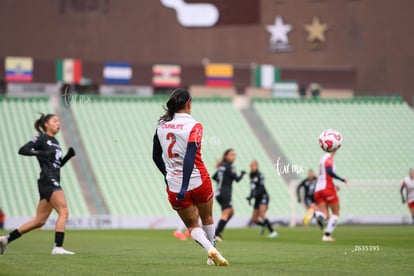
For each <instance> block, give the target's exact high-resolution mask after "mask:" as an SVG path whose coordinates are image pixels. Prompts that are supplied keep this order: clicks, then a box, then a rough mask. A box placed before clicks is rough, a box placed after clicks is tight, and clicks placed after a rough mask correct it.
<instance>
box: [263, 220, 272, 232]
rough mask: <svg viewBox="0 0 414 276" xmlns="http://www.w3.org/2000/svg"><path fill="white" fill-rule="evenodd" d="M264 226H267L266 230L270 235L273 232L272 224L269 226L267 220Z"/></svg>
mask: <svg viewBox="0 0 414 276" xmlns="http://www.w3.org/2000/svg"><path fill="white" fill-rule="evenodd" d="M264 224H265V225H266V226H267V229H269V231H270V233H272V232H273V227H272V224H270V221H269V220H268V219H265V221H264Z"/></svg>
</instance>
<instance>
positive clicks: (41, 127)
mask: <svg viewBox="0 0 414 276" xmlns="http://www.w3.org/2000/svg"><path fill="white" fill-rule="evenodd" d="M53 116H55V114H50V113H49V114H46V115H45V114H44V113H40V118H39V119H37V120H36V121H35V123H34V128H35V129H36V130H37V132H39V133H45V132H46V126H45V124H46V123H47V122H48V121H49V120H50V119H51V118H52V117H53Z"/></svg>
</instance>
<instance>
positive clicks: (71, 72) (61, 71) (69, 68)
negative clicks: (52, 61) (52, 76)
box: [56, 58, 82, 84]
mask: <svg viewBox="0 0 414 276" xmlns="http://www.w3.org/2000/svg"><path fill="white" fill-rule="evenodd" d="M81 79H82V61H81V60H80V59H69V58H66V59H59V60H57V61H56V81H62V82H64V83H67V84H79V82H80V80H81Z"/></svg>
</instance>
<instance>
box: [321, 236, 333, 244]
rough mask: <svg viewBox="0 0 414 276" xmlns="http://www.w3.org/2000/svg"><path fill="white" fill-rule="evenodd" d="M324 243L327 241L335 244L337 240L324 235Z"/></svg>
mask: <svg viewBox="0 0 414 276" xmlns="http://www.w3.org/2000/svg"><path fill="white" fill-rule="evenodd" d="M322 241H326V242H333V241H335V239H334V238H332V237H331V236H326V235H323V237H322Z"/></svg>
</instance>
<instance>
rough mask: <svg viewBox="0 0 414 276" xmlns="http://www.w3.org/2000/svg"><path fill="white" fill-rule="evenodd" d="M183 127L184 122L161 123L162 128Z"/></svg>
mask: <svg viewBox="0 0 414 276" xmlns="http://www.w3.org/2000/svg"><path fill="white" fill-rule="evenodd" d="M183 127H184V124H174V123H164V124H162V128H168V129H180V130H182V129H183Z"/></svg>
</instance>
